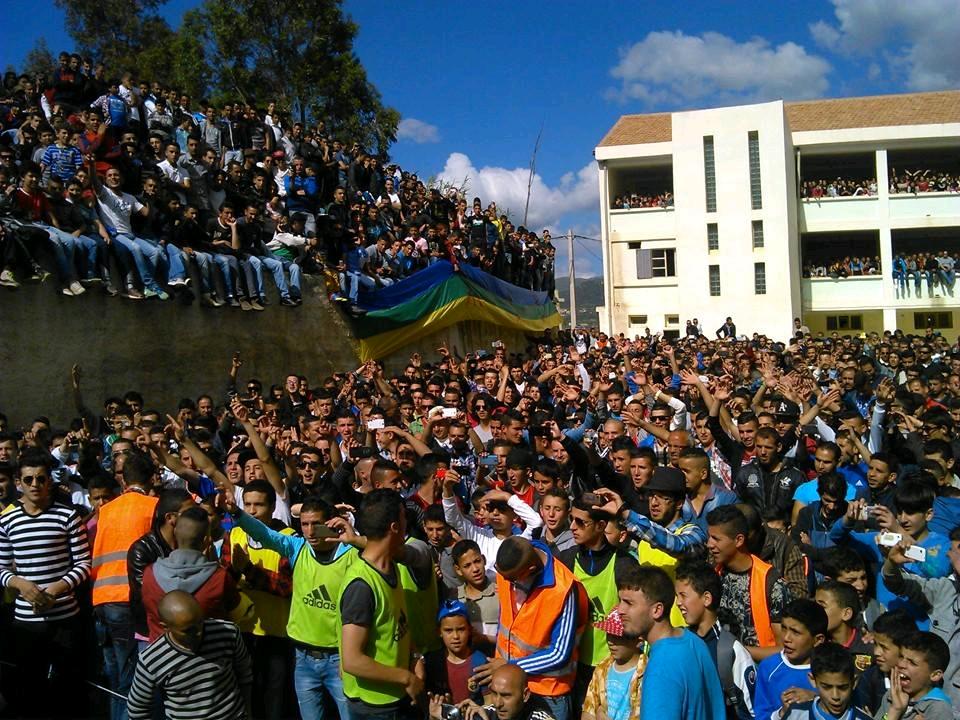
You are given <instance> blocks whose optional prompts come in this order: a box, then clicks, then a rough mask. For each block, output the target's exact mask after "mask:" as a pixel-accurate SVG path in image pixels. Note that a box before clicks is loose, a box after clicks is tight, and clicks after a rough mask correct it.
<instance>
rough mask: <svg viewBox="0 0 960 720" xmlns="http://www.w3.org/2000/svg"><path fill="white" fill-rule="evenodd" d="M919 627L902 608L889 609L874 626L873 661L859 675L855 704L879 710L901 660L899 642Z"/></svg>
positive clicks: (870, 709)
mask: <svg viewBox="0 0 960 720" xmlns="http://www.w3.org/2000/svg"><path fill="white" fill-rule="evenodd" d="M916 629H917V626H916V624H915V623H914V622H913V619H912V618H911V617H910V614H909V613H908V612H907V611H906V610H903V609H899V610H890V611H889V612H885V613H884V614H883V615H881V616H880V617H878V618H877V620H876V622H875V623H874V625H873V662H872V663H871V664H870V667H868V668H867V669H866V670H864V671H863V673H862V674H861V675H860V679H859V680H858V681H857V687H856V690H855V691H854V699H853V702H854V705H856V706H857V707H859V708H863V709H864V710H866V711H867V712H869V713H871V714H873V713H875V712H876V711H877V710H879V709H880V703H881V702H882V701H883V696H884V695H885V694H886V692H887V690H889V689H890V673H892V672H893V671H894V669H895V668H896V667H897V663H898V662H900V644H901V643H902V642H903V639H904V638H905V637H906V636H907V635H909V634H910V633H912V632H915V631H916Z"/></svg>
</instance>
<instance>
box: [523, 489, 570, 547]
mask: <svg viewBox="0 0 960 720" xmlns="http://www.w3.org/2000/svg"><path fill="white" fill-rule="evenodd" d="M540 517H541V518H543V527H542V528H540V529H539V530H537V531H535V532H534V534H533V536H534V538H536V539H538V540H542V541H543V542H545V543H546V544H547V545H548V546H549V547H550V552H552V553H553V554H554V555H555V556H556V557H559V556H560V553H562V552H563V551H564V550H569V549H570V548H572V547H575V546H576V544H577V543H576V541H575V540H574V539H573V531H572V530H571V529H570V496H569V495H567V494H566V493H565V492H564V491H563V490H561V489H560V488H558V487H551V488H547V490H546V491H544V493H543V494H542V495H541V496H540ZM538 535H539V537H537V536H538Z"/></svg>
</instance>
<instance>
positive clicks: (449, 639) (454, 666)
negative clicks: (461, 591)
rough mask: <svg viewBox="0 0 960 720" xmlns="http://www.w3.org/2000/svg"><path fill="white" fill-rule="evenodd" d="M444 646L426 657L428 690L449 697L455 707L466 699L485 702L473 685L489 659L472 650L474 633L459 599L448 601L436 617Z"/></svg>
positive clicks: (481, 694) (476, 687) (477, 688)
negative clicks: (473, 679) (473, 681)
mask: <svg viewBox="0 0 960 720" xmlns="http://www.w3.org/2000/svg"><path fill="white" fill-rule="evenodd" d="M437 622H438V623H439V627H440V640H441V641H442V642H443V647H442V648H440V649H439V650H431V651H430V652H428V653H427V654H426V655H425V656H424V664H425V666H426V683H425V684H426V689H427V692H428V693H430V694H433V695H448V696H449V698H450V700H449V701H448V702H452V703H453V704H455V705H459V704H460V703H461V702H463V701H464V700H473V701H474V702H475V703H478V704H482V703H483V693H482V691H481V690H480V688H479V687H478V686H476V685H474V684H472V683H471V682H470V677H471V676H472V675H473V674H474V673H475V672H476V670H477V668H478V667H479V666H481V665H483V664H484V663H486V662H487V657H486V655H484V654H483V653H482V652H480V651H479V650H476V649H474V648H473V647H472V643H471V640H472V635H473V633H472V631H471V627H470V618H469V617H468V612H467V606H466V605H464V604H463V603H462V602H460V601H459V600H447V601H446V602H445V603H443V605H441V606H440V612H439V613H438V614H437Z"/></svg>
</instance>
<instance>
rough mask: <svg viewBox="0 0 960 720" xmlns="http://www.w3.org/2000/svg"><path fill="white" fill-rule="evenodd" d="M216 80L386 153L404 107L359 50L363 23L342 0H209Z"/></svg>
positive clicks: (210, 42)
mask: <svg viewBox="0 0 960 720" xmlns="http://www.w3.org/2000/svg"><path fill="white" fill-rule="evenodd" d="M203 13H204V16H205V18H206V20H207V22H206V32H205V39H206V45H207V50H208V57H209V58H210V66H211V67H212V68H213V72H214V78H213V84H214V86H215V87H217V88H218V89H219V90H220V91H221V92H225V93H235V94H236V96H237V97H239V98H240V99H242V100H244V101H245V102H248V103H251V104H255V105H259V106H263V105H265V104H266V103H268V102H271V101H275V102H276V103H277V104H278V105H279V106H280V107H281V108H283V109H286V110H287V111H289V112H290V113H291V114H292V115H293V116H294V117H295V118H296V119H299V120H301V121H304V120H310V119H314V118H317V119H320V118H322V119H324V120H325V121H326V122H327V124H328V126H329V127H330V128H331V129H332V130H333V131H334V132H335V133H337V134H338V135H339V136H341V137H344V138H350V139H351V140H356V141H358V142H361V143H362V144H363V145H364V146H365V147H367V148H370V149H376V150H377V151H378V152H382V153H385V152H386V151H387V149H388V148H389V146H390V144H391V143H392V142H393V141H394V140H396V133H397V124H398V123H399V121H400V115H399V113H397V111H396V110H394V109H392V108H390V107H386V106H384V104H383V101H382V98H381V96H380V93H379V92H378V91H377V89H376V88H375V87H374V86H373V85H372V84H371V83H370V81H369V80H368V79H367V74H366V71H365V70H364V68H363V65H362V64H361V63H360V60H359V59H358V58H357V56H356V55H355V54H354V53H353V40H354V38H355V37H356V34H357V25H356V24H355V23H354V22H352V21H351V20H350V19H348V18H347V17H345V16H344V14H343V11H342V9H341V2H340V1H339V0H286V1H285V2H277V1H276V0H206V2H205V4H204V6H203Z"/></svg>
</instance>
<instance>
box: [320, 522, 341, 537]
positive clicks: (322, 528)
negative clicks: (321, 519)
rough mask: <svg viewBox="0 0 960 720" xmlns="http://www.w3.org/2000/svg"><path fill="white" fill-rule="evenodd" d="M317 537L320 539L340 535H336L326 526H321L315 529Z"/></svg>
mask: <svg viewBox="0 0 960 720" xmlns="http://www.w3.org/2000/svg"><path fill="white" fill-rule="evenodd" d="M317 535H318V536H319V537H322V538H335V537H340V533H338V532H337V531H336V530H334V529H333V528H332V527H327V526H326V525H321V526H320V527H319V528H317Z"/></svg>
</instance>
